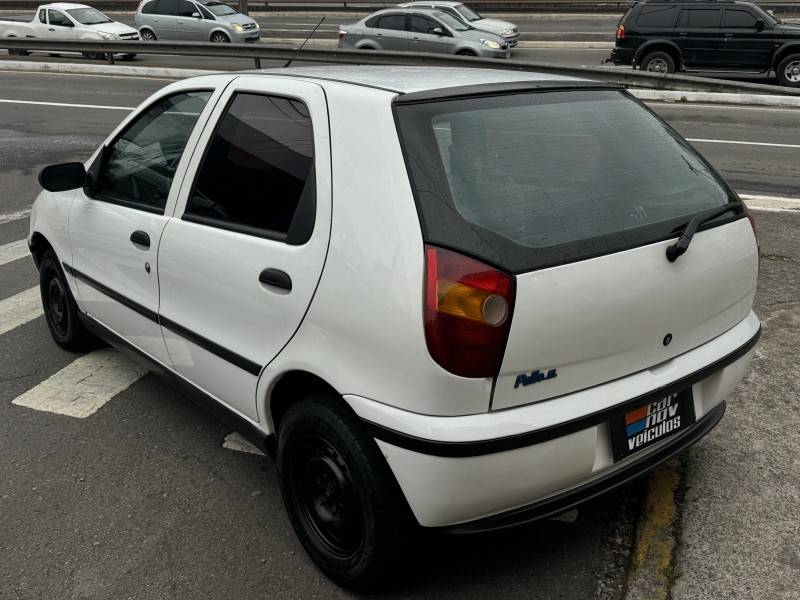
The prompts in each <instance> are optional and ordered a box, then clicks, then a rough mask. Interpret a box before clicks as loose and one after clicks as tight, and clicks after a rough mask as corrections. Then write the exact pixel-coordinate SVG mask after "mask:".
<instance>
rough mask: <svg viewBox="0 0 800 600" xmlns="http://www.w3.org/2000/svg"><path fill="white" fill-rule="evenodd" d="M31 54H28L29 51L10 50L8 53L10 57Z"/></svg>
mask: <svg viewBox="0 0 800 600" xmlns="http://www.w3.org/2000/svg"><path fill="white" fill-rule="evenodd" d="M29 54H30V52H28V51H27V50H9V51H8V55H9V56H28V55H29Z"/></svg>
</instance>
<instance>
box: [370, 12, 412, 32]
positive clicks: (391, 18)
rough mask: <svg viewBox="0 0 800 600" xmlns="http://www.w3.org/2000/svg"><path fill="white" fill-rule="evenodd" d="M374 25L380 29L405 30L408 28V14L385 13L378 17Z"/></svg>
mask: <svg viewBox="0 0 800 600" xmlns="http://www.w3.org/2000/svg"><path fill="white" fill-rule="evenodd" d="M372 27H377V28H378V29H393V30H395V31H404V30H405V28H406V16H405V15H383V16H382V17H378V20H377V22H376V24H375V25H372Z"/></svg>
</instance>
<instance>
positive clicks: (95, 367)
mask: <svg viewBox="0 0 800 600" xmlns="http://www.w3.org/2000/svg"><path fill="white" fill-rule="evenodd" d="M146 372H147V371H146V370H145V369H143V368H141V367H140V366H138V365H137V364H135V363H133V362H131V361H130V360H128V359H127V358H126V357H125V356H123V355H122V354H120V353H119V352H117V351H116V350H113V349H111V348H104V349H102V350H95V351H94V352H91V353H89V354H85V355H84V356H81V357H80V358H77V359H75V360H74V361H72V362H71V363H70V364H68V365H67V366H66V367H64V368H63V369H61V370H60V371H58V372H57V373H55V374H53V375H51V376H50V377H48V378H47V379H45V380H44V381H43V382H42V383H40V384H39V385H37V386H35V387H32V388H31V389H29V390H28V391H27V392H25V393H24V394H22V395H21V396H17V397H16V398H15V399H14V400H12V402H11V403H12V404H15V405H17V406H24V407H26V408H31V409H33V410H40V411H43V412H51V413H56V414H59V415H66V416H68V417H76V418H78V419H85V418H86V417H88V416H90V415H93V414H94V413H96V412H97V411H98V410H99V409H100V408H101V407H102V406H103V405H104V404H106V402H108V401H109V400H111V399H112V398H113V397H114V396H116V395H117V394H119V393H120V392H122V391H124V390H126V389H128V387H130V386H131V384H133V383H135V382H136V381H138V380H139V379H140V378H141V377H142V376H143V375H144V374H145V373H146Z"/></svg>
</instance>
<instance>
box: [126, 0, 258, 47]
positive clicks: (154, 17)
mask: <svg viewBox="0 0 800 600" xmlns="http://www.w3.org/2000/svg"><path fill="white" fill-rule="evenodd" d="M133 22H134V24H135V25H136V27H137V29H139V34H140V35H141V36H142V39H143V40H145V41H154V40H181V41H192V40H193V41H197V42H237V43H244V42H257V41H259V40H260V39H261V31H260V30H259V27H258V23H256V22H255V20H254V19H251V18H250V17H248V16H247V15H243V14H241V13H239V12H237V11H236V10H234V9H233V8H231V7H230V6H228V5H227V4H225V3H224V2H220V1H219V0H144V2H141V3H140V4H139V6H138V8H137V9H136V15H135V16H134V18H133Z"/></svg>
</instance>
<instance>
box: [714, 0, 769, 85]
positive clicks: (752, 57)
mask: <svg viewBox="0 0 800 600" xmlns="http://www.w3.org/2000/svg"><path fill="white" fill-rule="evenodd" d="M720 33H721V34H722V40H721V43H720V60H721V62H722V64H723V65H724V66H725V67H729V68H732V69H742V70H753V71H766V70H767V69H768V68H769V66H770V63H771V57H772V51H773V48H774V46H773V45H774V43H775V39H774V34H773V32H772V30H770V29H768V28H766V23H764V22H763V21H762V29H759V28H758V17H757V16H756V14H755V13H753V12H752V11H751V10H749V9H748V8H747V7H744V6H741V7H740V6H737V7H736V8H725V9H724V12H723V18H722V28H721V29H720Z"/></svg>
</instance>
